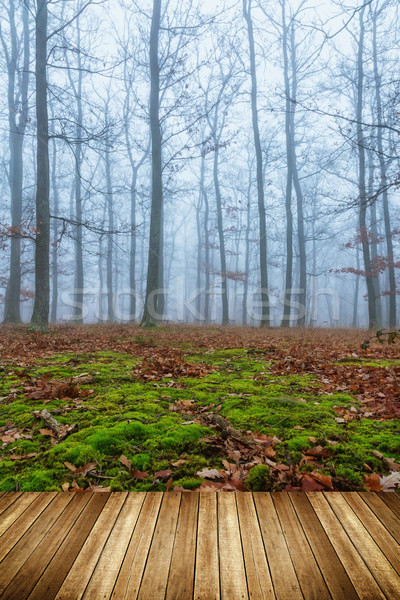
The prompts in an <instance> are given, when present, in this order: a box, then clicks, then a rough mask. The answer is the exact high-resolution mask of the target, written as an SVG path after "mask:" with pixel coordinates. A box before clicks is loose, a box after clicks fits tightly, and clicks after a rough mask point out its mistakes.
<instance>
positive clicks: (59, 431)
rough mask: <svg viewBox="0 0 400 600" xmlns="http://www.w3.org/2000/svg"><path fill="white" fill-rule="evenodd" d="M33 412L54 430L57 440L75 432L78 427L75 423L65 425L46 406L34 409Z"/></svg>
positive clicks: (59, 440)
mask: <svg viewBox="0 0 400 600" xmlns="http://www.w3.org/2000/svg"><path fill="white" fill-rule="evenodd" d="M32 414H33V416H34V417H35V418H36V419H41V420H42V421H43V422H44V423H45V424H46V425H47V427H49V428H50V429H51V431H53V432H54V434H55V436H56V437H57V442H61V441H62V440H65V438H66V437H67V436H68V435H70V434H71V433H74V432H75V431H77V429H78V427H77V425H76V424H75V423H74V424H73V425H64V424H63V423H59V422H58V421H57V419H55V418H54V417H53V415H52V414H51V413H50V411H48V410H47V409H46V408H44V409H43V410H34V411H33V412H32Z"/></svg>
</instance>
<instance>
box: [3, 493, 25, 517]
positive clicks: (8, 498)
mask: <svg viewBox="0 0 400 600" xmlns="http://www.w3.org/2000/svg"><path fill="white" fill-rule="evenodd" d="M21 494H22V492H4V493H3V494H1V497H0V515H1V514H2V513H3V512H4V511H5V510H6V509H7V508H8V507H9V506H11V504H13V502H15V501H16V500H17V498H19V497H20V496H21Z"/></svg>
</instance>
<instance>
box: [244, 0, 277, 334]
mask: <svg viewBox="0 0 400 600" xmlns="http://www.w3.org/2000/svg"><path fill="white" fill-rule="evenodd" d="M251 3H252V0H243V15H244V18H245V20H246V23H247V33H248V40H249V50H250V75H251V117H252V125H253V137H254V148H255V152H256V165H257V199H258V217H259V227H260V234H259V236H260V284H261V303H262V308H261V320H260V326H261V327H269V326H270V324H271V323H270V306H269V293H268V270H267V269H268V267H267V227H266V218H265V200H264V179H263V159H262V150H261V140H260V128H259V124H258V108H257V72H256V56H255V44H254V32H253V21H252V18H251Z"/></svg>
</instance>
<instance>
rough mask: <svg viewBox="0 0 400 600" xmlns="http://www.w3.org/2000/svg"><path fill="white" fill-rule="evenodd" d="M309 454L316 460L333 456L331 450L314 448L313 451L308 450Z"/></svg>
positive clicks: (320, 447)
mask: <svg viewBox="0 0 400 600" xmlns="http://www.w3.org/2000/svg"><path fill="white" fill-rule="evenodd" d="M307 454H308V455H309V456H314V457H316V458H328V457H329V456H332V454H333V452H332V450H331V449H330V448H323V447H322V446H314V448H311V450H307Z"/></svg>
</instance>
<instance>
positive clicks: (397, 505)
mask: <svg viewBox="0 0 400 600" xmlns="http://www.w3.org/2000/svg"><path fill="white" fill-rule="evenodd" d="M375 493H376V494H377V495H378V496H379V498H380V499H381V500H383V502H384V503H385V504H386V505H387V506H388V507H389V508H390V510H391V511H393V512H394V514H395V515H396V517H397V518H398V519H400V498H399V497H398V496H397V494H393V492H375Z"/></svg>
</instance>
